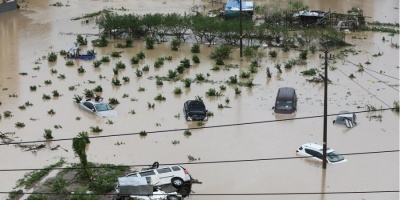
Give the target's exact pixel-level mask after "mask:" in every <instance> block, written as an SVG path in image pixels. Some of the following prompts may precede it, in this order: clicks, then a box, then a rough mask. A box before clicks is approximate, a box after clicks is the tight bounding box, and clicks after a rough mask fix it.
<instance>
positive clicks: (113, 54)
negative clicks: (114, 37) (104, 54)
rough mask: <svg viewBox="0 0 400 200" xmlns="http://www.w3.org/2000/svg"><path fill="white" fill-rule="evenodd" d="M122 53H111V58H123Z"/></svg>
mask: <svg viewBox="0 0 400 200" xmlns="http://www.w3.org/2000/svg"><path fill="white" fill-rule="evenodd" d="M121 53H122V52H118V51H112V52H111V53H110V55H111V57H114V58H117V57H121Z"/></svg>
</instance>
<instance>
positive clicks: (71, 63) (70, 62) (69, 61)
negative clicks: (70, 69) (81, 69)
mask: <svg viewBox="0 0 400 200" xmlns="http://www.w3.org/2000/svg"><path fill="white" fill-rule="evenodd" d="M65 65H66V66H72V65H74V61H72V60H68V61H67V62H66V63H65Z"/></svg>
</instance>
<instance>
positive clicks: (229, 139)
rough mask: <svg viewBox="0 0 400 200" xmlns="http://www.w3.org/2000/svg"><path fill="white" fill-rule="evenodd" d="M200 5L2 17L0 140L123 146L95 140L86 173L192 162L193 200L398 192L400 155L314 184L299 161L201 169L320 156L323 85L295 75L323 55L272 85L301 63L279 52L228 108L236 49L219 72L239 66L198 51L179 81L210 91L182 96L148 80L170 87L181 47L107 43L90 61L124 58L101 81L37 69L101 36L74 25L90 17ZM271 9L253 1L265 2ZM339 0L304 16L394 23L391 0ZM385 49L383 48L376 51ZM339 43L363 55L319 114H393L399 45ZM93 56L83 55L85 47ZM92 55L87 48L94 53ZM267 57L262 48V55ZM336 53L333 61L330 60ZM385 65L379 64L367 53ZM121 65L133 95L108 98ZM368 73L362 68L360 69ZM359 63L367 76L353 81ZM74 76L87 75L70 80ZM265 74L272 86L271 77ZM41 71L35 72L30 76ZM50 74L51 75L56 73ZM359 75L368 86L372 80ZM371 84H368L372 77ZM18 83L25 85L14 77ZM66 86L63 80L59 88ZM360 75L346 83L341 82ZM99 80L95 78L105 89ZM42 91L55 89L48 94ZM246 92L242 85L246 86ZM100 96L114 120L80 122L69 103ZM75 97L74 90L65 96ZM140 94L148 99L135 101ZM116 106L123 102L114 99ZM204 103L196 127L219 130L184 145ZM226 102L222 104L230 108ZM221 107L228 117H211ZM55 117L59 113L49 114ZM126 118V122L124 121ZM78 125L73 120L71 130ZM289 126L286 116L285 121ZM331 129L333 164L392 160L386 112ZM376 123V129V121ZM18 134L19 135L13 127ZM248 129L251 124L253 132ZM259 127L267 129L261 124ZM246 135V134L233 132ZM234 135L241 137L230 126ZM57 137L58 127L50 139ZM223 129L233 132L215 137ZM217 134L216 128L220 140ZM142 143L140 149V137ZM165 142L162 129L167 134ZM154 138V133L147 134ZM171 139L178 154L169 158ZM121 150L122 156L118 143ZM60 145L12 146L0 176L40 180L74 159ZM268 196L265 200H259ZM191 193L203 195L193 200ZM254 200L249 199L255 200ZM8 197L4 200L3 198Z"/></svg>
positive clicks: (87, 4) (86, 5) (32, 5)
mask: <svg viewBox="0 0 400 200" xmlns="http://www.w3.org/2000/svg"><path fill="white" fill-rule="evenodd" d="M205 2H206V1H200V0H193V1H192V0H190V1H184V2H182V1H177V0H166V1H164V2H163V1H159V0H150V1H145V0H140V1H134V3H127V2H126V1H122V0H121V1H117V0H114V1H78V0H73V1H69V4H70V6H69V7H51V6H48V5H49V4H50V3H55V2H53V1H48V0H46V1H45V0H43V1H39V2H29V3H23V4H21V5H22V7H23V9H21V10H18V11H11V12H8V13H3V14H0V102H1V104H0V114H1V115H2V118H1V119H0V132H2V133H6V132H15V140H16V141H37V140H43V134H44V129H51V130H52V133H53V137H54V139H63V138H73V137H75V136H76V135H77V134H78V133H79V132H82V131H87V132H89V133H90V136H93V137H95V136H107V135H117V134H129V133H132V134H131V135H127V136H118V137H116V136H113V137H105V138H96V139H95V138H93V139H91V143H90V146H89V148H88V151H87V154H88V160H89V161H90V162H100V163H113V164H124V165H135V164H137V165H140V164H151V163H153V162H154V161H158V162H160V163H161V164H163V163H165V164H168V163H186V162H188V156H189V155H190V156H193V157H194V158H198V159H199V160H198V161H194V162H192V163H193V164H186V165H184V167H185V168H187V169H188V171H189V172H190V173H191V174H192V176H194V178H196V179H199V180H200V181H202V182H203V184H201V185H194V186H193V191H194V192H195V193H194V195H193V196H191V197H190V198H189V199H196V200H205V199H221V200H222V199H249V198H251V199H278V200H279V199H299V200H305V199H307V200H310V199H311V200H313V199H315V200H317V199H318V200H333V199H344V200H347V199H348V200H354V199H368V200H373V199H376V200H380V199H399V193H398V192H397V193H371V194H365V193H358V194H357V193H355V194H326V195H321V194H318V193H321V192H363V191H388V190H397V191H398V189H399V154H398V152H397V153H381V154H365V155H348V156H345V157H346V159H347V160H348V161H347V162H346V163H343V164H338V165H328V169H327V170H326V173H323V170H322V166H321V164H320V163H317V162H313V161H310V160H307V159H277V160H269V161H266V160H264V161H253V162H233V163H223V162H222V163H215V164H196V163H197V162H206V161H231V160H249V159H267V158H285V157H295V156H296V154H295V150H296V149H297V148H298V147H300V145H302V144H304V143H308V142H316V143H320V144H322V130H323V118H322V117H320V116H322V115H323V85H322V84H316V83H309V82H307V81H306V78H305V77H304V76H302V75H301V74H300V72H301V71H304V70H306V69H310V68H314V67H317V68H318V69H319V70H320V71H321V72H322V68H321V66H322V64H323V60H321V59H319V54H322V52H317V53H315V54H309V58H308V60H307V65H303V66H295V67H293V68H292V69H290V70H285V69H283V73H281V74H279V73H277V70H276V69H275V68H274V65H275V64H276V63H277V62H280V63H283V61H284V60H288V59H290V58H295V57H297V56H298V52H297V51H295V50H291V51H289V52H287V53H283V52H282V51H280V49H276V50H277V51H278V56H277V58H270V57H265V58H263V59H262V62H261V67H260V68H259V71H258V72H257V73H255V74H252V77H251V78H252V79H253V82H254V83H255V84H256V85H255V86H254V87H253V88H246V87H239V88H240V89H241V90H242V92H241V94H240V95H236V94H235V91H234V88H235V86H231V85H228V84H227V83H226V81H227V80H228V79H229V77H230V76H234V75H238V74H239V73H240V71H244V70H247V69H248V66H249V65H250V61H249V60H248V59H246V58H243V59H240V58H239V48H236V49H234V51H233V52H232V55H231V59H229V60H226V61H225V63H226V64H238V65H239V66H240V67H239V68H237V69H230V70H229V71H227V70H220V71H212V70H210V69H211V67H212V66H213V65H214V61H212V60H210V59H209V55H210V53H211V52H212V51H214V50H215V48H216V47H215V46H211V47H208V46H207V45H201V53H200V54H198V56H199V58H200V61H201V63H200V64H194V65H193V66H192V67H191V68H190V69H186V70H185V72H184V74H183V75H180V76H181V77H184V78H191V79H194V78H195V77H196V74H199V73H203V74H204V75H205V76H206V74H207V73H209V75H210V76H209V77H208V79H209V80H210V82H194V83H192V85H191V87H190V88H184V86H183V83H182V82H180V81H177V82H173V81H170V82H168V81H165V82H164V84H163V86H157V85H156V80H155V79H154V77H155V76H157V75H158V76H166V75H167V72H168V70H169V69H175V68H176V67H177V66H178V64H179V62H180V60H182V59H184V58H189V59H190V58H191V57H192V54H191V53H190V48H191V44H184V45H182V46H181V48H180V50H179V51H177V52H175V51H171V50H170V44H169V43H161V44H157V45H156V46H155V49H154V50H147V49H146V48H145V46H144V42H143V41H139V40H135V41H134V44H133V48H126V49H117V48H114V44H117V43H118V42H119V43H123V42H124V41H112V43H111V44H110V45H109V46H108V47H105V48H94V49H95V51H96V52H97V58H96V59H100V58H101V57H102V56H105V55H108V56H109V54H110V52H112V51H123V53H122V54H121V55H122V57H120V58H111V61H110V62H109V63H103V64H102V65H101V66H100V68H99V69H95V68H93V67H92V61H78V60H76V61H74V62H75V63H74V66H66V65H65V63H66V60H65V59H64V58H63V57H61V56H58V59H57V62H55V63H48V62H47V60H46V59H43V56H47V55H48V53H49V52H51V51H55V52H58V51H60V50H68V49H69V48H70V47H72V46H73V45H74V42H75V41H76V34H87V35H88V36H87V39H88V41H91V40H94V39H97V36H94V35H93V34H97V33H98V32H99V30H98V28H97V27H95V24H94V23H93V22H90V23H89V24H82V23H81V22H80V21H72V20H70V19H71V18H74V17H79V16H81V15H83V14H86V13H90V12H97V11H99V10H101V9H104V8H115V9H118V8H121V7H124V8H126V9H127V11H119V12H121V13H130V12H135V13H138V14H144V13H147V12H153V13H154V12H163V13H164V12H165V13H167V12H179V13H184V12H188V9H189V7H190V6H193V5H205V4H206V3H205ZM263 2H267V1H260V2H259V3H263ZM377 2H378V1H373V0H367V1H364V0H363V1H362V0H352V1H350V0H340V1H330V2H326V1H317V0H305V1H304V3H305V4H307V5H309V7H310V8H311V9H318V10H328V9H331V10H335V11H337V12H345V11H347V10H348V9H349V8H351V7H353V6H359V7H360V8H361V9H363V10H364V13H365V15H366V16H370V17H371V18H367V20H368V21H380V22H390V23H394V22H399V17H398V15H399V12H398V7H399V2H398V1H394V0H382V1H379V3H377ZM383 37H385V38H386V41H382V38H383ZM346 41H347V42H349V43H351V44H354V46H353V47H349V48H352V49H354V50H355V51H356V52H358V54H357V55H350V56H348V57H346V60H344V61H342V60H339V59H337V60H336V62H335V61H330V63H329V64H330V65H332V66H334V67H336V68H337V69H336V70H332V69H331V70H329V79H330V80H332V84H330V85H329V88H328V92H329V99H328V103H329V105H328V113H329V114H335V113H338V112H340V111H343V110H348V111H354V112H356V111H364V110H366V107H365V106H367V105H371V106H374V107H376V108H383V109H387V108H389V107H392V106H393V105H392V104H393V102H394V101H399V56H398V55H399V50H398V49H396V48H393V47H391V45H390V44H391V42H393V43H397V44H398V43H399V37H398V35H395V36H389V34H387V33H376V32H375V33H372V32H360V33H351V34H348V35H347V36H346ZM89 43H90V42H89ZM92 48H93V47H92V46H91V44H89V45H88V47H86V48H83V49H84V51H85V50H88V49H92ZM272 49H274V48H271V47H268V48H265V49H263V51H265V54H266V55H267V54H268V51H270V50H272ZM340 50H342V49H339V50H336V49H333V50H331V52H330V53H331V54H338V53H339V51H340ZM140 51H143V52H144V53H145V55H146V59H145V60H143V61H141V62H140V63H139V64H136V65H131V64H130V61H129V60H130V58H131V57H132V56H133V55H135V54H136V53H138V52H140ZM378 53H382V55H381V56H377V57H374V56H373V55H374V54H378ZM163 56H172V58H173V59H172V60H171V61H165V64H164V65H163V66H162V67H161V68H158V69H156V68H154V67H153V65H154V62H155V61H156V60H157V58H159V57H163ZM119 61H121V62H123V63H125V64H126V66H127V67H126V69H124V70H120V73H119V75H118V78H119V79H120V80H121V81H122V77H125V76H126V77H129V78H130V82H128V83H123V84H122V85H121V86H113V85H112V84H111V79H112V78H113V77H114V76H113V71H112V68H114V67H115V64H116V63H117V62H119ZM367 61H368V62H370V63H371V64H370V65H365V64H364V63H365V62H367ZM359 63H363V64H364V67H366V68H368V69H370V70H365V71H364V72H357V70H358V67H357V66H356V65H357V64H359ZM145 65H149V66H150V71H149V72H144V73H143V76H142V77H140V78H138V77H136V75H135V71H136V69H142V67H144V66H145ZM79 66H82V67H83V68H84V69H85V70H86V72H85V73H83V74H80V73H78V71H77V69H78V67H79ZM266 67H269V68H270V70H271V72H272V73H273V75H272V78H267V76H266ZM39 68H40V69H39ZM51 69H53V70H54V69H55V70H57V73H51ZM367 72H368V73H367ZM375 72H377V73H375ZM20 73H26V74H27V75H20ZM60 74H64V75H65V76H66V78H65V79H59V78H57V76H59V75H60ZM350 74H354V75H355V77H356V78H355V79H353V80H350V79H349V78H348V76H349V75H350ZM99 76H102V77H104V78H102V79H100V78H99ZM151 77H153V78H151ZM46 80H51V82H52V83H51V84H47V85H46V84H45V83H44V82H45V81H46ZM246 80H247V79H239V81H243V82H245V81H246ZM98 85H101V87H102V88H103V92H102V93H101V95H102V96H103V97H104V98H105V99H106V100H107V99H109V98H116V99H118V100H119V101H120V104H119V105H117V106H116V107H115V109H116V110H117V111H118V113H119V116H118V117H117V118H111V119H110V120H112V121H113V124H109V123H108V122H109V121H108V119H104V118H99V117H96V116H94V115H91V114H90V113H85V112H84V111H83V110H81V109H79V107H78V105H77V104H76V103H74V102H73V97H74V95H81V96H82V95H83V94H84V90H85V89H89V90H91V89H94V88H95V87H96V86H98ZM221 85H225V86H226V88H227V89H226V91H222V93H223V95H224V96H222V97H207V96H206V94H205V92H206V91H207V90H208V89H210V88H215V89H216V90H218V91H219V88H220V86H221ZM30 86H37V90H36V91H33V92H32V91H30ZM70 86H75V90H73V91H71V90H69V87H70ZM286 86H290V87H294V88H296V91H297V94H298V97H299V101H298V111H297V112H296V114H295V116H294V117H295V118H299V119H296V120H287V121H279V122H277V121H275V120H280V119H284V118H285V117H282V116H278V115H275V114H274V112H273V110H272V109H271V108H272V106H273V105H274V102H275V96H276V92H277V90H278V88H279V87H286ZM139 87H143V88H145V91H143V92H139V91H138V89H139ZM176 87H181V88H182V94H181V95H175V94H174V93H173V90H174V88H176ZM54 90H57V91H58V92H59V93H60V94H61V96H60V97H52V98H51V99H50V100H43V99H42V96H43V95H44V94H45V95H50V96H51V95H52V92H53V91H54ZM157 94H162V95H163V96H165V97H166V100H165V101H162V102H158V101H155V100H154V97H155V96H156V95H157ZM124 96H125V98H123V97H124ZM196 96H201V97H202V98H203V100H204V102H205V104H206V106H207V109H208V110H209V111H211V112H213V113H214V116H213V117H210V118H209V120H208V121H207V122H205V125H204V127H214V126H215V127H214V128H205V129H196V130H192V131H191V132H192V135H191V136H190V137H185V136H184V135H183V129H187V128H197V127H199V126H198V125H197V124H196V123H195V122H186V121H185V119H184V115H183V112H182V107H183V103H184V102H185V101H186V100H189V99H194V98H195V97H196ZM226 98H229V100H230V101H229V103H226V101H225V100H226ZM27 101H29V102H30V103H32V104H33V106H29V107H26V109H25V110H21V109H19V108H18V107H19V106H21V105H24V104H25V103H26V102H27ZM148 102H149V103H154V104H155V108H154V109H149V108H148V106H147V103H148ZM219 104H222V105H224V106H227V107H225V108H218V105H219ZM51 109H53V110H54V111H55V112H56V114H55V115H49V114H48V111H49V110H51ZM131 110H134V111H135V114H134V115H132V114H130V113H129V112H130V111H131ZM5 111H11V113H12V116H11V117H5V116H4V112H5ZM310 116H316V117H314V118H308V117H310ZM77 118H79V119H80V120H77ZM286 118H287V117H286ZM334 119H335V116H334V115H333V116H329V117H328V122H329V123H328V146H329V147H331V148H334V149H335V150H337V151H338V152H340V153H360V152H374V151H387V150H398V149H399V114H398V113H396V112H392V111H390V110H389V111H382V112H381V111H376V112H368V113H359V114H357V121H358V126H356V127H355V128H352V129H348V128H346V127H344V126H340V125H334V124H332V123H331V122H332V121H333V120H334ZM379 119H381V120H379ZM18 122H21V123H24V124H25V127H23V128H17V127H16V125H15V124H16V123H18ZM253 122H257V123H253ZM261 122H262V123H261ZM241 123H249V124H247V125H239V124H241ZM232 124H237V125H232ZM56 125H59V126H61V127H62V128H59V129H56V128H54V126H56ZM223 125H230V126H223ZM92 126H99V127H100V128H102V129H103V131H102V132H101V133H96V134H95V133H92V132H90V127H92ZM219 126H220V127H219ZM143 130H145V131H147V132H149V134H148V135H147V136H146V137H145V138H141V137H139V135H137V134H135V133H139V132H140V131H143ZM164 130H171V131H167V132H164ZM174 130H179V131H174ZM150 132H154V133H150ZM174 140H177V141H179V144H176V145H173V144H172V141H174ZM121 142H122V143H123V144H122V145H117V143H121ZM56 145H60V146H61V147H62V148H64V149H66V150H67V151H65V150H62V149H59V150H56V151H51V150H50V149H42V150H39V151H38V152H37V153H36V154H33V153H31V152H26V151H23V150H21V149H20V148H17V147H15V146H13V145H2V146H0V148H1V152H2V153H1V156H0V158H1V160H2V161H1V162H0V169H13V168H17V169H20V168H42V167H44V166H47V165H50V164H53V163H55V162H56V161H58V160H59V158H61V157H64V158H66V160H67V161H68V162H79V159H78V158H77V157H75V156H74V154H73V151H72V148H71V146H72V142H71V141H70V140H67V141H56V142H51V143H50V146H51V147H54V146H56ZM25 173H26V171H16V172H0V177H1V179H0V192H7V191H11V190H12V189H13V187H14V186H15V183H16V181H17V180H18V179H20V178H22V177H23V175H24V174H25ZM262 193H264V195H261V194H262ZM267 193H314V194H308V195H282V194H280V195H266V194H267ZM196 194H198V195H196ZM201 194H253V195H251V196H250V195H247V196H244V195H221V196H216V195H211V196H206V195H201ZM256 194H258V195H256ZM6 196H7V195H2V196H0V197H1V198H2V199H6Z"/></svg>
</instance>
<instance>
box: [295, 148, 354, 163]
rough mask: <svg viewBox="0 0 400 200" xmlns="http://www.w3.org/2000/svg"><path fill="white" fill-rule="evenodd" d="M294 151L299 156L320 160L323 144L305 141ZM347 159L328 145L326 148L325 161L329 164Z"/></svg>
mask: <svg viewBox="0 0 400 200" xmlns="http://www.w3.org/2000/svg"><path fill="white" fill-rule="evenodd" d="M296 153H297V154H298V155H301V156H310V158H312V159H314V160H318V161H321V162H322V159H323V146H322V145H319V144H315V143H306V144H303V145H301V147H299V148H298V149H297V150H296ZM346 161H347V160H346V159H345V158H344V157H343V156H342V155H340V154H339V153H338V152H336V151H335V150H333V149H330V148H329V147H327V148H326V162H327V163H331V164H337V163H342V162H346Z"/></svg>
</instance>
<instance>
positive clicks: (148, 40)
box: [145, 36, 154, 49]
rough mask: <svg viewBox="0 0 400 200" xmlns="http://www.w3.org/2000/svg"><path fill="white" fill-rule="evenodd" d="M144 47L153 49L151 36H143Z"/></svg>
mask: <svg viewBox="0 0 400 200" xmlns="http://www.w3.org/2000/svg"><path fill="white" fill-rule="evenodd" d="M145 42H146V49H154V39H153V38H152V37H149V36H147V37H146V38H145Z"/></svg>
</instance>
